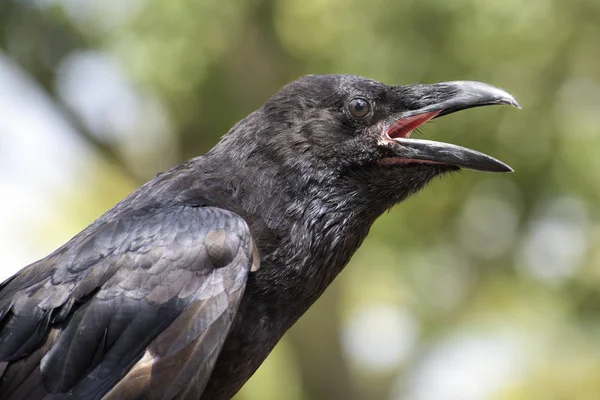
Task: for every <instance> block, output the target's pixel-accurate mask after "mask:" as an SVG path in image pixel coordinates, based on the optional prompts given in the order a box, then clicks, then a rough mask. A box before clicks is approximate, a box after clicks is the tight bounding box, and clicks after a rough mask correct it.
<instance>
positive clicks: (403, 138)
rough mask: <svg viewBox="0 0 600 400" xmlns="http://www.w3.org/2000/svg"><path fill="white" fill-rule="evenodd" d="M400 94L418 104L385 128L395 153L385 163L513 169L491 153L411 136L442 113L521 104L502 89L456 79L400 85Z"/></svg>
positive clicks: (485, 170) (499, 169)
mask: <svg viewBox="0 0 600 400" xmlns="http://www.w3.org/2000/svg"><path fill="white" fill-rule="evenodd" d="M396 90H397V91H398V92H399V94H401V95H402V96H403V97H404V96H407V95H410V96H411V97H412V98H417V99H421V100H420V101H417V102H416V104H417V105H418V108H416V109H413V110H410V111H406V112H403V113H402V114H401V115H400V118H399V119H398V120H397V121H395V122H394V124H393V125H392V126H391V127H390V128H389V129H388V130H387V131H386V132H385V139H386V142H387V143H388V144H391V145H392V147H393V148H394V155H393V157H391V158H387V159H385V160H383V161H384V163H388V162H389V163H394V164H397V163H429V164H446V165H453V166H456V167H459V168H465V169H471V170H475V171H483V172H512V171H513V170H512V168H511V167H509V166H508V165H506V164H505V163H503V162H502V161H499V160H497V159H495V158H493V157H491V156H488V155H486V154H483V153H480V152H478V151H475V150H471V149H468V148H465V147H461V146H456V145H453V144H449V143H443V142H435V141H432V140H421V139H412V138H410V137H409V136H410V133H411V132H412V131H413V130H414V129H416V128H417V127H419V126H420V125H422V124H424V123H425V122H427V121H429V120H431V119H433V118H437V117H439V116H442V115H447V114H451V113H453V112H456V111H461V110H465V109H468V108H473V107H481V106H488V105H499V104H508V105H512V106H515V107H517V108H521V106H520V104H519V103H518V102H517V100H516V99H515V98H514V97H513V96H511V95H510V94H508V93H507V92H505V91H504V90H502V89H498V88H497V87H494V86H492V85H488V84H485V83H481V82H469V81H456V82H444V83H436V84H433V85H421V84H419V85H411V86H400V87H397V89H396Z"/></svg>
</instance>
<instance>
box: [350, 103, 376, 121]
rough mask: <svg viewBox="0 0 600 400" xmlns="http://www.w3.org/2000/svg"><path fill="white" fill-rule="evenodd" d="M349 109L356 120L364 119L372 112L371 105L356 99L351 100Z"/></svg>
mask: <svg viewBox="0 0 600 400" xmlns="http://www.w3.org/2000/svg"><path fill="white" fill-rule="evenodd" d="M348 109H349V110H350V114H352V115H354V116H355V117H356V118H364V117H366V116H367V114H368V113H369V111H370V110H371V105H370V104H369V102H368V101H366V100H365V99H360V98H356V99H352V100H350V103H348Z"/></svg>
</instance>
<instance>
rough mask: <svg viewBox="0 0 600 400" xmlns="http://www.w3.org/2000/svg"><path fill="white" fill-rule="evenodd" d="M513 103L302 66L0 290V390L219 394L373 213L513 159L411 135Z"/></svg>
mask: <svg viewBox="0 0 600 400" xmlns="http://www.w3.org/2000/svg"><path fill="white" fill-rule="evenodd" d="M492 104H510V105H514V106H516V107H520V106H519V103H518V102H517V101H516V100H515V99H514V98H513V97H512V96H511V95H509V94H508V93H506V92H505V91H503V90H501V89H498V88H496V87H493V86H490V85H488V84H484V83H479V82H468V81H456V82H446V83H437V84H431V85H427V84H414V85H406V86H388V85H385V84H383V83H380V82H377V81H374V80H370V79H366V78H363V77H359V76H353V75H309V76H305V77H303V78H301V79H299V80H297V81H294V82H292V83H290V84H288V85H287V86H285V87H283V88H282V89H281V90H280V91H279V92H278V93H277V94H276V95H274V96H273V97H272V98H271V99H270V100H268V101H267V102H266V103H265V104H264V105H263V106H262V107H261V108H260V109H259V110H257V111H255V112H253V113H252V114H250V115H249V116H247V117H246V118H245V119H243V120H242V121H240V122H239V123H238V124H237V125H235V126H234V127H233V128H232V129H231V130H230V131H229V132H228V133H227V134H226V135H225V136H224V137H223V138H222V140H221V141H220V142H219V143H218V144H217V145H216V146H215V147H214V148H213V149H211V150H210V151H209V152H208V153H206V154H205V155H203V156H200V157H197V158H193V159H191V160H189V161H187V162H185V163H183V164H181V165H178V166H176V167H174V168H172V169H171V170H169V171H167V172H164V173H162V174H160V175H158V176H157V177H156V178H154V179H153V180H151V181H150V182H148V183H146V184H145V185H143V186H142V187H141V188H139V189H138V190H136V191H135V192H133V193H132V194H131V195H129V196H128V197H127V198H125V199H124V200H123V201H121V202H120V203H119V204H117V205H116V206H115V207H114V208H112V209H111V210H109V211H108V212H107V213H106V214H104V215H103V216H101V217H100V218H99V219H98V220H96V221H95V222H94V223H92V224H91V225H90V226H88V227H87V228H86V229H84V230H83V231H82V232H81V233H79V234H77V235H76V236H75V237H73V238H72V239H71V240H70V241H69V242H67V243H66V244H64V245H63V246H62V247H60V248H59V249H57V250H56V251H54V252H53V253H52V254H50V255H48V256H47V257H45V258H43V259H41V260H39V261H37V262H34V263H33V264H31V265H29V266H27V267H25V268H24V269H22V270H21V271H19V272H18V273H16V274H15V275H14V276H12V277H11V278H9V279H8V280H6V281H5V282H3V283H2V285H1V286H0V376H1V379H0V399H1V400H9V399H10V400H17V399H22V400H37V399H54V400H56V399H86V400H87V399H101V398H103V399H140V400H141V399H148V400H149V399H157V400H158V399H161V400H167V399H202V400H226V399H230V398H231V397H232V396H233V395H234V394H235V393H236V392H237V391H238V390H239V389H240V388H241V387H242V385H243V384H244V383H245V382H246V381H247V380H248V378H249V377H250V376H251V375H252V374H253V373H254V371H255V370H256V369H257V368H258V366H259V365H260V364H261V363H262V362H263V360H264V359H265V358H266V357H267V355H268V354H269V352H270V351H271V350H272V349H273V347H274V346H275V344H276V343H277V341H278V340H279V339H280V338H281V337H282V335H283V334H284V333H285V332H286V331H287V330H288V329H289V328H290V327H291V326H292V325H293V324H294V323H295V322H296V321H297V320H298V318H299V317H300V316H301V315H302V314H303V313H304V312H305V311H306V310H307V309H308V308H309V307H310V306H311V304H313V303H314V301H315V300H316V299H317V298H318V297H319V296H320V295H321V294H322V293H323V291H324V290H325V289H326V288H327V286H328V285H329V284H330V283H331V282H332V280H333V279H334V278H335V277H336V275H337V274H338V273H339V272H340V271H341V270H342V269H343V268H344V266H345V265H346V264H347V263H348V261H349V260H350V258H351V256H352V254H353V253H354V252H355V251H356V249H357V248H358V247H359V246H360V244H361V243H362V241H363V240H364V238H365V237H366V235H367V233H368V231H369V228H370V227H371V225H372V224H373V222H374V221H375V220H376V218H378V217H379V216H380V215H381V214H382V213H384V212H385V211H386V210H387V209H389V208H390V207H392V206H394V205H395V204H397V203H399V202H401V201H402V200H404V199H406V198H407V197H408V196H410V195H411V194H413V193H415V192H417V191H418V190H420V189H421V188H423V187H424V186H425V185H426V184H427V183H428V182H429V181H431V180H432V179H433V178H435V177H437V176H440V175H443V174H445V173H447V172H450V171H456V170H458V169H461V168H466V169H472V170H477V171H488V172H510V171H512V170H511V168H510V167H509V166H507V165H506V164H504V163H502V162H501V161H498V160H496V159H494V158H492V157H490V156H487V155H485V154H482V153H479V152H477V151H474V150H470V149H466V148H463V147H459V146H455V145H451V144H446V143H440V142H434V141H429V140H422V139H413V138H410V134H411V132H412V131H413V130H414V129H416V128H417V127H419V126H420V125H422V124H424V123H426V122H427V121H430V120H432V119H434V118H437V117H440V116H442V115H447V114H450V113H453V112H455V111H459V110H464V109H467V108H472V107H477V106H485V105H492Z"/></svg>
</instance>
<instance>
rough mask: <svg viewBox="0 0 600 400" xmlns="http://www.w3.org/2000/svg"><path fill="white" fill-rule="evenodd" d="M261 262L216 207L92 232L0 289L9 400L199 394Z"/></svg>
mask: <svg viewBox="0 0 600 400" xmlns="http://www.w3.org/2000/svg"><path fill="white" fill-rule="evenodd" d="M256 258H257V255H256V252H255V246H254V244H253V242H252V238H251V236H250V233H249V230H248V226H247V225H246V223H245V222H244V221H243V219H242V218H241V217H239V216H237V215H236V214H234V213H232V212H229V211H226V210H223V209H219V208H214V207H189V206H170V207H167V208H164V207H154V208H146V209H142V210H137V211H135V212H130V213H124V214H123V215H121V216H120V217H119V219H117V220H114V221H111V222H105V223H101V224H94V225H92V226H91V228H90V229H89V230H86V231H84V232H82V233H81V234H80V235H78V236H76V237H75V238H74V239H72V240H71V241H70V242H69V243H67V244H66V245H65V246H63V248H61V249H59V250H58V251H57V252H55V253H53V254H51V255H50V256H49V257H48V258H46V259H43V260H41V261H39V262H37V263H34V264H32V265H30V266H28V267H26V268H25V269H24V270H22V271H21V272H19V273H18V274H17V275H15V276H14V277H12V278H10V279H9V280H8V281H6V282H4V283H3V284H2V285H1V286H0V376H2V379H0V400H3V399H11V400H12V399H31V400H35V399H42V398H44V399H67V398H70V399H100V398H106V399H117V398H119V399H122V398H127V399H129V398H132V399H133V398H139V399H165V400H166V399H178V398H181V399H183V398H199V397H200V395H201V394H202V390H203V389H204V387H205V385H206V383H207V382H208V379H209V377H210V373H211V372H212V368H213V367H214V364H215V362H216V359H217V357H218V354H219V352H220V349H221V347H222V345H223V342H224V340H225V338H226V337H227V334H228V332H229V329H230V328H231V325H232V323H233V321H234V318H235V314H236V312H237V308H238V305H239V302H240V299H241V297H242V294H243V291H244V288H245V284H246V279H247V275H248V273H249V271H250V269H251V268H252V265H253V264H254V265H258V260H256ZM164 382H169V385H165V384H164ZM190 396H192V397H190Z"/></svg>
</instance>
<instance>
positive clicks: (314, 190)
mask: <svg viewBox="0 0 600 400" xmlns="http://www.w3.org/2000/svg"><path fill="white" fill-rule="evenodd" d="M249 150H250V153H251V149H240V150H239V151H238V152H237V153H231V152H229V153H227V157H231V156H230V154H235V156H236V159H235V160H234V159H231V158H225V157H214V156H211V155H209V156H208V158H207V159H206V161H205V162H207V164H208V165H211V168H213V169H215V168H216V169H215V171H216V170H218V171H219V173H218V175H219V176H220V177H225V179H224V180H219V181H218V182H217V181H215V184H218V185H219V186H220V188H219V191H223V192H225V193H226V195H225V197H226V198H227V199H230V203H229V207H230V208H231V209H232V210H233V211H235V212H236V213H238V214H239V215H241V216H242V217H243V218H244V219H245V220H246V221H247V222H248V224H249V226H250V229H251V232H252V236H253V238H254V240H255V242H256V244H257V247H258V249H259V253H260V257H261V268H260V270H259V271H257V272H256V273H255V274H254V276H253V277H251V279H250V281H249V286H248V288H247V291H248V292H249V293H248V295H249V296H256V297H257V298H260V299H261V301H262V302H264V303H265V304H269V303H271V304H288V305H290V307H288V308H286V310H284V311H285V314H286V315H285V316H284V317H283V316H279V317H278V318H276V319H278V320H280V321H283V323H284V324H285V325H286V326H285V327H283V329H287V328H289V326H291V325H292V324H293V323H294V322H295V321H296V320H297V318H299V317H300V316H301V315H302V314H303V313H304V311H306V309H308V307H310V305H311V304H312V303H313V302H314V301H316V299H318V297H319V296H320V295H321V294H322V293H323V291H324V290H325V289H326V288H327V286H328V285H329V284H330V283H331V282H332V281H333V279H334V278H335V277H336V276H337V275H338V274H339V273H340V272H341V270H342V269H343V268H344V266H345V265H346V264H347V263H348V261H349V260H350V258H351V256H352V255H353V254H354V252H355V251H356V250H357V249H358V247H359V246H360V244H361V243H362V241H363V240H364V238H365V237H366V235H367V233H368V231H369V229H370V227H371V225H372V224H373V222H374V221H375V219H376V218H377V217H378V216H379V215H381V213H383V212H384V211H385V209H386V206H387V205H384V204H382V205H374V204H373V202H368V203H367V202H365V200H364V198H365V196H363V195H362V194H361V193H357V192H353V191H350V190H349V189H348V188H350V187H352V186H351V185H348V184H345V183H344V177H343V176H341V175H340V174H339V173H338V172H336V171H333V170H327V169H323V170H317V169H314V168H306V167H303V166H302V165H301V164H296V165H282V164H281V163H277V164H276V163H273V161H272V160H269V159H268V157H267V156H265V155H261V156H260V157H256V158H253V157H251V156H250V155H249ZM257 151H258V150H256V149H254V154H256V152H257ZM244 158H245V159H244ZM224 171H227V173H225V174H223V172H224ZM242 172H243V173H242ZM353 190H354V189H353ZM361 199H362V200H361ZM282 302H284V303H282ZM292 306H293V307H292ZM289 310H293V312H292V313H291V314H290V311H289ZM273 312H274V313H276V312H281V309H280V308H277V307H274V309H273Z"/></svg>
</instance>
